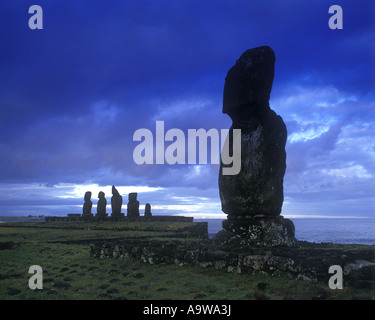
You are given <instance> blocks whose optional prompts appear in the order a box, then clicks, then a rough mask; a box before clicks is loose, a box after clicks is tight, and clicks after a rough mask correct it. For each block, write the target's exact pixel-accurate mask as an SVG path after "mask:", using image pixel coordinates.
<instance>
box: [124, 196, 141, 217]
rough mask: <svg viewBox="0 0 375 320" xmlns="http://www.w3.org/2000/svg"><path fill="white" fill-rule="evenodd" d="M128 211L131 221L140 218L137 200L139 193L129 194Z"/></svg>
mask: <svg viewBox="0 0 375 320" xmlns="http://www.w3.org/2000/svg"><path fill="white" fill-rule="evenodd" d="M127 210H128V217H129V219H137V218H138V217H139V201H138V200H137V192H132V193H129V202H128V209H127Z"/></svg>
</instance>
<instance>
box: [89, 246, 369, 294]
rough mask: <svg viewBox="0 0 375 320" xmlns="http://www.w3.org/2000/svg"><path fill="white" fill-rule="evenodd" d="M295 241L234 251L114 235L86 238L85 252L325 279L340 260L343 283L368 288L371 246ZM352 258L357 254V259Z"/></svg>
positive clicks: (140, 259)
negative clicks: (120, 238) (92, 240)
mask: <svg viewBox="0 0 375 320" xmlns="http://www.w3.org/2000/svg"><path fill="white" fill-rule="evenodd" d="M296 246H297V248H294V247H293V248H291V247H287V246H281V247H270V248H268V247H267V248H264V247H259V246H253V247H247V248H246V249H241V250H240V249H237V250H236V249H233V248H232V247H231V246H229V245H215V244H214V243H213V242H212V241H210V240H201V241H195V242H194V241H193V242H190V241H189V242H183V243H181V242H179V241H173V240H172V241H159V240H150V239H147V240H141V239H127V240H126V241H118V240H117V239H116V240H114V241H99V242H96V243H92V244H91V246H90V247H91V252H90V255H91V257H94V258H98V259H106V258H117V259H125V260H126V259H132V260H137V261H142V262H145V263H149V264H176V265H179V266H183V265H198V266H201V267H204V268H215V269H217V270H226V271H227V272H235V273H251V274H264V275H273V276H287V277H290V278H293V279H301V280H309V281H323V282H324V283H325V284H327V283H328V280H329V278H330V277H331V276H332V274H330V273H329V272H328V271H329V268H330V266H332V265H340V266H342V268H343V270H344V283H345V284H346V285H349V286H354V287H357V286H358V284H359V283H360V284H366V288H371V287H369V286H368V284H369V283H373V281H374V279H375V277H374V274H375V273H374V268H373V264H374V263H375V257H374V246H357V247H356V248H353V245H337V244H314V243H308V242H297V244H296ZM358 257H361V261H360V262H358ZM353 265H355V267H354V268H353ZM358 279H361V280H358ZM359 281H360V282H359Z"/></svg>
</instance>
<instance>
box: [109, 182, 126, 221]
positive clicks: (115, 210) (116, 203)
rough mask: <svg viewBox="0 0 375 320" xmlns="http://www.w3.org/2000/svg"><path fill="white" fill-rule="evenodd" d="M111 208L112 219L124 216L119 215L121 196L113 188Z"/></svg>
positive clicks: (113, 187)
mask: <svg viewBox="0 0 375 320" xmlns="http://www.w3.org/2000/svg"><path fill="white" fill-rule="evenodd" d="M111 206H112V215H111V216H112V217H114V218H120V217H123V216H124V215H123V214H122V213H121V207H122V196H121V195H120V193H119V192H118V191H117V189H116V188H115V186H112V198H111Z"/></svg>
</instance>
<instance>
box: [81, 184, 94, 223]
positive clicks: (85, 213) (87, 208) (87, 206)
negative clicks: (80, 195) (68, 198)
mask: <svg viewBox="0 0 375 320" xmlns="http://www.w3.org/2000/svg"><path fill="white" fill-rule="evenodd" d="M84 200H85V202H84V204H83V210H82V217H83V218H91V217H92V216H93V214H92V213H91V208H92V202H91V191H87V192H86V193H85V197H84Z"/></svg>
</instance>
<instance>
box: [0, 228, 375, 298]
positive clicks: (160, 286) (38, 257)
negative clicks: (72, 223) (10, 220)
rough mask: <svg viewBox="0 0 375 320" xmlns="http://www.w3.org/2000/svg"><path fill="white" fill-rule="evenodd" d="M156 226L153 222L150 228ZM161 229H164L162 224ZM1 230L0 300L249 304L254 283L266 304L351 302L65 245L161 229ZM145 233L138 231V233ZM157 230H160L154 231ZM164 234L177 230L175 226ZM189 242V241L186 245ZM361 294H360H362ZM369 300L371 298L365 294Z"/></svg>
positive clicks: (311, 288) (265, 279)
mask: <svg viewBox="0 0 375 320" xmlns="http://www.w3.org/2000/svg"><path fill="white" fill-rule="evenodd" d="M153 224H155V222H154V223H153ZM163 224H165V223H164V222H163ZM21 226H22V225H17V227H16V226H15V225H13V226H12V227H10V226H9V225H8V226H5V225H2V226H0V244H5V243H13V244H14V245H13V246H11V247H10V249H3V250H0V299H3V300H5V299H38V300H39V299H40V300H46V299H47V300H55V299H58V300H59V299H81V300H97V299H105V300H107V299H128V300H132V299H144V300H147V299H156V300H158V299H182V300H192V299H203V300H204V299H213V300H221V299H229V300H242V299H246V300H253V299H255V296H254V293H255V292H256V291H257V290H259V289H258V285H259V283H267V284H268V285H267V286H266V289H264V292H265V294H266V296H267V298H268V299H275V300H278V299H283V298H284V297H287V296H288V297H292V298H294V299H311V298H312V297H313V296H314V295H316V292H317V290H321V289H323V290H325V291H326V292H327V294H328V299H350V298H351V297H352V295H353V294H355V293H357V292H359V291H357V290H355V289H351V288H344V289H343V290H330V289H329V288H328V285H326V284H316V283H312V282H308V281H303V280H292V279H287V278H283V277H270V276H264V275H249V274H235V273H227V272H225V271H218V270H215V269H213V268H200V267H192V266H184V267H179V266H176V265H149V264H145V263H141V262H138V261H129V260H119V259H105V260H98V259H94V258H91V257H90V248H89V245H88V243H82V244H77V243H76V244H74V243H73V244H68V243H65V242H64V241H67V240H69V241H72V240H90V239H101V238H119V237H120V238H121V237H123V238H127V237H128V238H129V237H136V236H139V237H140V236H148V237H157V236H158V235H160V233H162V232H165V229H166V225H164V226H154V228H155V229H154V230H164V231H150V229H147V228H144V227H146V226H139V227H137V231H129V230H128V231H118V230H114V229H110V228H108V229H106V230H97V229H96V228H90V229H89V230H88V229H86V230H85V229H77V228H73V229H68V225H67V224H66V225H65V226H64V228H63V229H57V228H46V227H43V228H40V227H35V226H34V227H32V226H31V225H27V224H24V225H23V226H25V227H21ZM142 228H144V229H147V231H141V230H140V229H142ZM157 228H159V229H157ZM168 228H171V229H176V228H178V227H177V226H169V227H168ZM190 240H191V239H190ZM31 265H40V266H41V267H42V269H43V289H42V290H31V289H29V286H28V281H29V278H30V277H31V276H32V275H31V274H29V273H28V269H29V267H30V266H31ZM361 293H363V290H362V291H361ZM370 293H372V294H373V295H374V292H370Z"/></svg>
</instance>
